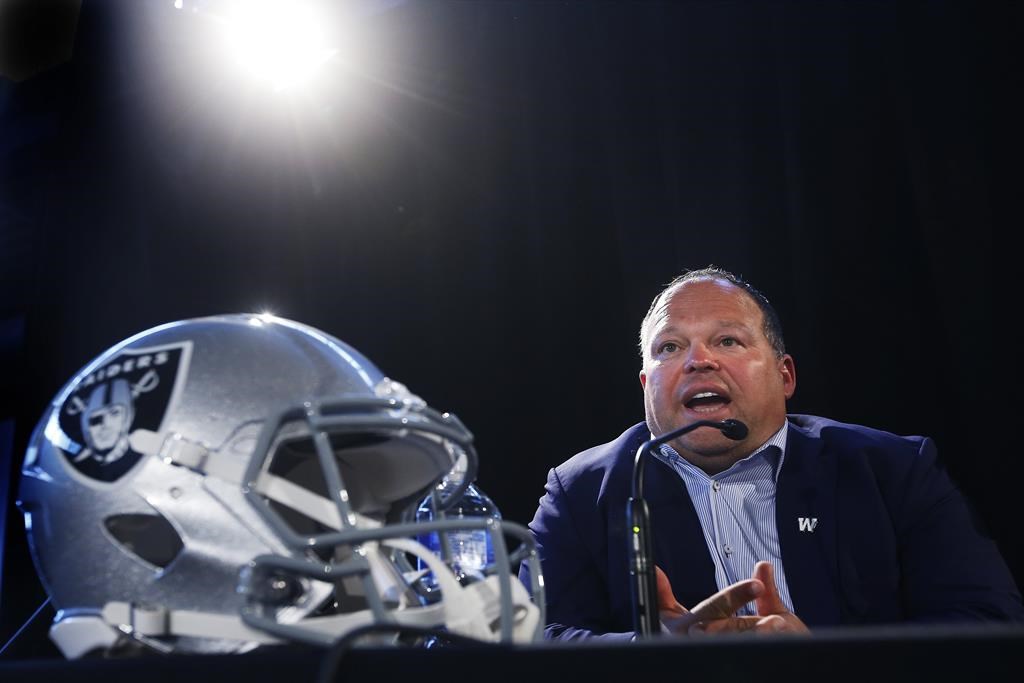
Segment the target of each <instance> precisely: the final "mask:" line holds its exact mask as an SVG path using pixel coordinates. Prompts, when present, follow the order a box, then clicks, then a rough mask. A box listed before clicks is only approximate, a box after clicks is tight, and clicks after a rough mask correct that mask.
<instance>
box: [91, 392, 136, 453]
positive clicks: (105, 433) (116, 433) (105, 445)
mask: <svg viewBox="0 0 1024 683" xmlns="http://www.w3.org/2000/svg"><path fill="white" fill-rule="evenodd" d="M127 414H128V411H127V410H126V409H125V407H124V406H123V405H121V404H120V403H113V404H111V405H109V406H106V407H104V408H100V409H98V410H94V411H93V412H92V413H91V414H90V415H89V436H90V437H92V443H93V448H94V449H95V450H97V451H108V450H110V449H111V448H113V447H114V445H115V444H117V440H118V439H119V438H120V437H121V434H122V433H123V432H124V430H125V428H126V427H127V426H128V425H127V424H125V421H126V420H125V418H126V417H127Z"/></svg>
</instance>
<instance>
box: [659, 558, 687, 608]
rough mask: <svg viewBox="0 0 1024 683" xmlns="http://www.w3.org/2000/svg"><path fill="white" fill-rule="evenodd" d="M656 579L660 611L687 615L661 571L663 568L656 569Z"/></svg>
mask: <svg viewBox="0 0 1024 683" xmlns="http://www.w3.org/2000/svg"><path fill="white" fill-rule="evenodd" d="M654 578H655V581H656V583H657V587H658V609H659V610H661V611H668V612H671V613H673V614H676V615H678V614H685V613H686V608H684V607H683V606H682V605H681V604H679V601H678V600H676V596H675V594H674V593H672V584H671V583H669V581H668V577H667V576H665V572H663V571H661V567H658V566H657V565H655V567H654Z"/></svg>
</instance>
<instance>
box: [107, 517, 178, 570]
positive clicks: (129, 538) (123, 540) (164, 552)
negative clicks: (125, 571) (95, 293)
mask: <svg viewBox="0 0 1024 683" xmlns="http://www.w3.org/2000/svg"><path fill="white" fill-rule="evenodd" d="M103 526H104V527H105V528H106V530H107V533H108V534H110V536H111V538H113V539H114V540H115V541H117V542H118V543H119V544H120V546H121V548H122V549H123V550H124V551H126V552H127V553H129V554H131V555H134V556H135V557H137V558H139V559H140V560H142V561H143V562H146V563H148V564H151V565H153V566H155V567H159V568H160V569H164V568H165V567H167V565H169V564H170V563H171V562H173V561H174V558H175V557H177V556H178V553H180V552H181V549H182V548H183V547H184V544H183V543H182V542H181V537H180V536H179V535H178V532H177V531H175V529H174V527H173V526H171V523H170V522H168V521H167V520H166V519H164V518H163V517H161V516H160V515H145V514H125V515H112V516H110V517H107V518H106V519H105V520H103Z"/></svg>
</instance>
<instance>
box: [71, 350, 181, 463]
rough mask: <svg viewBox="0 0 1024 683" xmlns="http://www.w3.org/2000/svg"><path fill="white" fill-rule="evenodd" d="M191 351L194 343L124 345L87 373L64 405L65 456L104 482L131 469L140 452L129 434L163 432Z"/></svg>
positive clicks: (179, 391) (139, 456)
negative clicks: (124, 347)
mask: <svg viewBox="0 0 1024 683" xmlns="http://www.w3.org/2000/svg"><path fill="white" fill-rule="evenodd" d="M190 351H191V343H190V342H185V343H181V344H174V345H167V346H160V347H153V348H146V349H125V350H124V351H122V352H121V353H119V354H118V355H117V356H115V357H113V358H112V359H109V360H108V361H107V362H105V363H104V364H103V365H101V366H99V367H97V368H96V369H94V370H93V371H92V372H90V373H89V374H87V375H85V377H83V378H82V380H81V381H80V382H78V384H76V385H75V387H74V388H73V389H72V391H71V393H70V394H69V395H68V396H67V398H66V399H65V400H64V403H63V404H62V405H61V408H60V418H59V419H60V428H61V430H62V431H63V432H64V434H65V435H67V437H68V441H67V442H65V443H64V444H62V445H61V448H60V450H61V451H62V452H63V453H64V456H65V457H66V458H67V461H68V462H69V463H70V464H71V465H72V466H74V468H75V469H76V470H78V471H79V472H81V473H82V474H84V475H86V476H88V477H91V478H93V479H99V480H100V481H105V482H112V481H115V480H117V479H118V478H120V477H121V476H123V475H124V474H125V473H126V472H128V471H129V470H131V469H132V467H134V466H135V465H136V463H138V462H139V459H140V458H141V457H142V456H141V454H139V453H137V452H136V451H134V450H132V447H131V444H130V437H131V433H132V431H134V430H136V429H147V430H150V431H153V432H160V430H161V428H162V427H163V421H164V417H165V416H166V415H167V414H168V412H169V411H170V409H171V408H172V407H173V406H174V404H175V403H176V402H177V398H178V395H179V394H180V393H181V389H182V387H183V386H184V378H185V376H186V374H187V370H188V360H189V354H190Z"/></svg>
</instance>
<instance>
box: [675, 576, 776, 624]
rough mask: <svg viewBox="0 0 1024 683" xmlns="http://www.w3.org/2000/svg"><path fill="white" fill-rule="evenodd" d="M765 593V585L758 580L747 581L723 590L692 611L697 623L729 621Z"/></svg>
mask: <svg viewBox="0 0 1024 683" xmlns="http://www.w3.org/2000/svg"><path fill="white" fill-rule="evenodd" d="M763 593H764V584H763V583H761V581H760V580H758V579H746V580H745V581H739V582H737V583H734V584H732V585H731V586H728V587H727V588H723V589H722V590H720V591H718V592H717V593H715V594H714V595H712V596H711V597H710V598H708V599H707V600H704V601H703V602H701V603H700V604H699V605H697V606H696V607H694V608H693V609H692V610H690V612H691V614H692V615H693V617H694V619H695V621H698V622H700V621H703V622H712V621H715V620H716V619H729V618H731V617H732V615H734V614H736V611H737V610H738V609H739V608H740V607H743V606H744V605H745V604H747V603H748V602H750V601H751V600H754V599H756V598H757V597H758V596H759V595H761V594H763Z"/></svg>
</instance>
